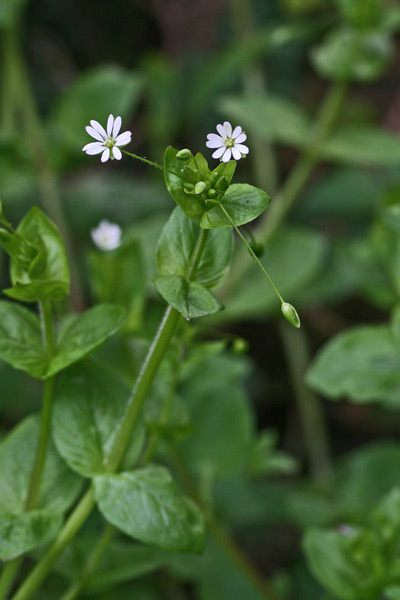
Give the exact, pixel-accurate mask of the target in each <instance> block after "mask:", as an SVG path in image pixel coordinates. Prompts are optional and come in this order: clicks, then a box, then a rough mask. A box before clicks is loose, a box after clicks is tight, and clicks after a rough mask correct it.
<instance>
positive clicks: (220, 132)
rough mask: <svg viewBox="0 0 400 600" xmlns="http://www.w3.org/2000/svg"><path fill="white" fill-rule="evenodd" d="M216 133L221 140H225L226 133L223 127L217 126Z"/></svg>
mask: <svg viewBox="0 0 400 600" xmlns="http://www.w3.org/2000/svg"><path fill="white" fill-rule="evenodd" d="M217 131H218V133H219V135H220V136H221V137H222V138H223V139H225V138H226V131H225V127H224V126H223V125H221V124H219V125H217Z"/></svg>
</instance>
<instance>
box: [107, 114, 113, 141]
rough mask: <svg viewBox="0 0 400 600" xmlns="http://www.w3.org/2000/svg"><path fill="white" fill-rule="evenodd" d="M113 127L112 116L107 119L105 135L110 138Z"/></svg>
mask: <svg viewBox="0 0 400 600" xmlns="http://www.w3.org/2000/svg"><path fill="white" fill-rule="evenodd" d="M113 125H114V115H109V116H108V119H107V135H108V137H110V135H111V134H112V130H113Z"/></svg>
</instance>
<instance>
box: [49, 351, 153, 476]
mask: <svg viewBox="0 0 400 600" xmlns="http://www.w3.org/2000/svg"><path fill="white" fill-rule="evenodd" d="M129 396H130V389H129V388H128V387H127V386H126V385H125V384H123V383H122V382H121V381H120V380H119V379H118V378H117V377H115V376H114V375H113V374H112V373H111V372H110V373H109V372H108V371H107V370H106V369H105V368H104V366H97V365H96V364H94V363H92V362H90V361H86V362H85V363H84V364H82V365H79V366H77V367H75V368H74V369H71V370H70V371H68V373H67V374H66V375H65V377H63V379H62V383H61V385H60V386H58V388H57V390H56V393H55V398H56V402H55V406H54V412H53V435H54V442H55V444H56V446H57V449H58V451H59V452H60V454H61V456H62V457H63V458H64V460H65V461H66V463H67V464H68V466H69V467H70V468H71V469H73V470H74V471H76V472H77V473H79V474H80V475H83V476H84V477H91V476H93V475H96V474H98V473H104V472H105V470H106V466H107V459H108V456H109V454H110V452H111V449H112V447H113V445H114V442H115V438H116V436H117V433H118V431H119V428H120V425H121V423H122V421H123V418H124V416H125V412H126V407H127V404H128V400H129ZM143 441H144V428H143V425H142V424H139V425H138V427H137V428H136V429H135V432H134V434H133V435H132V439H131V445H130V450H129V451H128V455H129V459H130V461H131V462H130V465H129V466H132V464H134V462H135V460H136V459H137V457H138V454H139V452H140V450H141V448H142V445H143Z"/></svg>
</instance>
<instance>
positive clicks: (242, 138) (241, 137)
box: [235, 132, 247, 145]
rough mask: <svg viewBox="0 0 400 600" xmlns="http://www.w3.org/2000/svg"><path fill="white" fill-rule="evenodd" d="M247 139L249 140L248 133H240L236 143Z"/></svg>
mask: <svg viewBox="0 0 400 600" xmlns="http://www.w3.org/2000/svg"><path fill="white" fill-rule="evenodd" d="M245 140H247V135H246V134H245V133H244V132H243V133H241V134H240V135H238V137H237V138H236V139H235V145H236V144H241V143H242V142H244V141H245Z"/></svg>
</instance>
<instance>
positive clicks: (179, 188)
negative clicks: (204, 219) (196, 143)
mask: <svg viewBox="0 0 400 600" xmlns="http://www.w3.org/2000/svg"><path fill="white" fill-rule="evenodd" d="M177 152H178V150H176V149H175V148H172V147H168V148H167V149H166V150H165V154H164V176H165V183H166V186H167V189H168V191H169V193H170V194H171V196H172V197H173V199H174V200H175V202H176V203H177V205H178V206H179V207H180V208H181V210H182V211H183V212H184V213H185V215H186V216H188V217H189V219H194V220H199V219H200V218H201V216H202V214H203V213H204V210H205V202H204V200H202V199H201V198H200V197H198V196H195V195H194V194H189V193H187V192H186V191H185V188H184V187H183V186H184V180H183V178H182V175H181V169H182V168H183V167H184V166H185V165H189V163H190V159H189V160H187V161H183V160H180V159H179V158H176V153H177Z"/></svg>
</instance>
